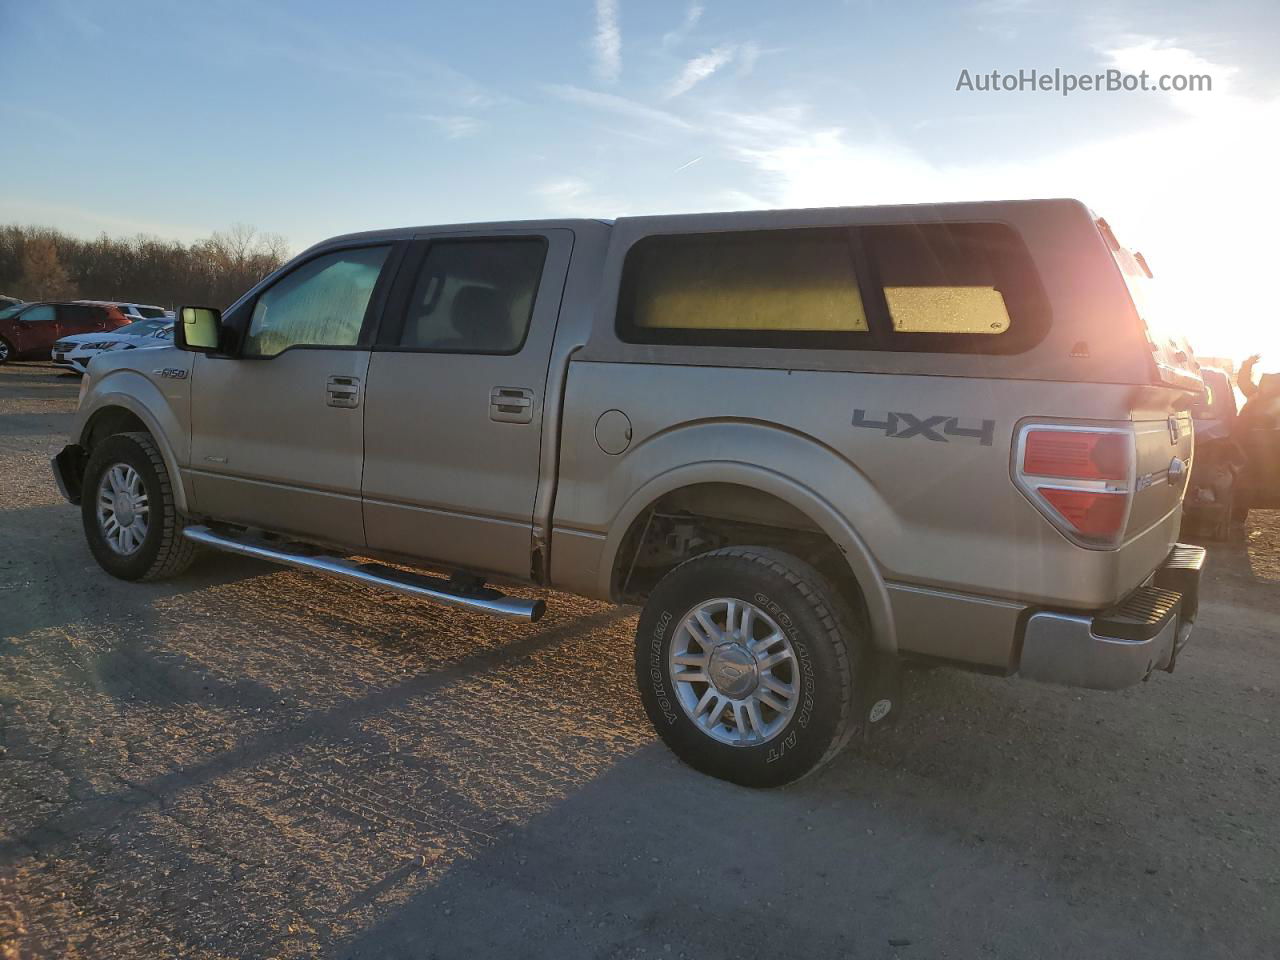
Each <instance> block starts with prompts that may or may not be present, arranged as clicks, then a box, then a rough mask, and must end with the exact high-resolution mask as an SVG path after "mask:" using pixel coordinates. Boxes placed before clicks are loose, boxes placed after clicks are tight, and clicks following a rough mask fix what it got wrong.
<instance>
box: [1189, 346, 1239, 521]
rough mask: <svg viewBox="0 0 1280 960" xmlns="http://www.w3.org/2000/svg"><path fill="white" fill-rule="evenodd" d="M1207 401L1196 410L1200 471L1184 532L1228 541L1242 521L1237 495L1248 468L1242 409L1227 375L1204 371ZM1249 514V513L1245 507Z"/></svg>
mask: <svg viewBox="0 0 1280 960" xmlns="http://www.w3.org/2000/svg"><path fill="white" fill-rule="evenodd" d="M1200 376H1201V377H1202V378H1203V379H1204V386H1205V390H1204V395H1203V396H1202V397H1201V399H1200V400H1199V401H1198V402H1197V403H1195V404H1194V405H1192V407H1191V417H1192V424H1193V428H1194V430H1195V440H1196V444H1195V449H1196V456H1195V467H1194V469H1193V470H1192V471H1191V479H1190V481H1189V482H1188V485H1187V498H1186V503H1185V505H1184V507H1183V516H1182V529H1183V532H1184V534H1185V535H1188V536H1204V537H1210V538H1212V539H1215V540H1226V539H1227V538H1228V535H1229V532H1230V527H1231V522H1232V520H1233V519H1243V518H1242V517H1238V516H1237V504H1236V495H1237V493H1238V490H1239V487H1240V480H1241V474H1242V473H1243V471H1244V468H1245V456H1244V451H1243V449H1242V448H1241V446H1240V443H1239V437H1238V436H1237V433H1238V429H1237V422H1238V420H1239V407H1238V405H1237V402H1236V394H1235V388H1234V387H1233V386H1232V384H1231V378H1230V377H1229V376H1228V375H1227V372H1226V371H1225V370H1219V369H1217V368H1215V367H1201V368H1200ZM1244 510H1245V511H1246V512H1247V511H1248V507H1247V506H1246V507H1244Z"/></svg>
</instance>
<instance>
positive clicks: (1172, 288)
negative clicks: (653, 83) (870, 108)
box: [716, 38, 1280, 356]
mask: <svg viewBox="0 0 1280 960" xmlns="http://www.w3.org/2000/svg"><path fill="white" fill-rule="evenodd" d="M1149 40H1150V38H1138V39H1133V38H1129V39H1126V40H1124V41H1123V42H1121V43H1119V44H1117V45H1115V46H1114V47H1112V48H1111V49H1112V51H1113V52H1114V57H1112V60H1113V62H1114V63H1116V64H1117V65H1118V66H1119V67H1120V68H1121V69H1130V68H1137V69H1141V68H1142V67H1143V66H1145V67H1146V69H1148V70H1149V71H1151V72H1153V73H1155V72H1157V71H1158V72H1166V71H1168V72H1183V71H1187V70H1191V71H1192V72H1197V73H1198V72H1207V73H1211V74H1213V76H1214V77H1215V85H1214V93H1212V94H1202V95H1200V96H1202V97H1203V98H1204V99H1205V100H1206V101H1208V100H1211V101H1212V102H1213V104H1214V109H1212V110H1210V109H1207V108H1205V107H1203V106H1194V107H1187V106H1186V103H1187V102H1188V101H1187V100H1186V99H1185V98H1189V97H1191V96H1192V95H1191V94H1182V95H1167V94H1154V95H1153V94H1141V93H1135V94H1130V95H1129V96H1133V97H1142V96H1149V97H1160V98H1162V99H1163V98H1164V97H1166V96H1168V97H1170V98H1171V99H1172V98H1176V97H1182V98H1184V99H1183V100H1181V101H1179V100H1176V99H1174V103H1175V104H1176V105H1177V107H1178V109H1177V112H1174V113H1172V114H1169V115H1165V116H1163V117H1161V116H1153V117H1152V121H1151V123H1150V124H1148V125H1147V126H1144V127H1143V128H1140V129H1131V130H1128V131H1126V132H1124V133H1119V134H1115V135H1113V136H1109V137H1104V138H1100V139H1095V140H1088V141H1083V142H1079V143H1075V144H1073V145H1071V146H1068V147H1065V148H1064V149H1061V150H1058V151H1056V152H1051V153H1043V154H1040V155H1038V156H1035V157H1031V158H1027V159H1020V160H1016V161H1015V160H1005V161H1003V162H989V161H984V162H970V163H955V162H948V161H937V160H933V159H930V158H928V157H926V156H925V155H924V154H922V153H920V152H919V151H917V150H913V149H911V148H910V147H909V146H907V145H905V144H903V143H901V142H898V141H895V140H893V139H890V138H885V137H877V138H866V137H864V136H862V135H861V134H859V133H858V132H855V131H853V130H851V129H849V128H847V127H842V126H836V125H829V124H827V125H823V124H816V123H814V122H812V121H811V120H810V119H809V118H808V116H807V113H806V111H804V110H801V109H792V110H787V111H773V112H769V113H762V114H717V115H716V118H717V123H716V133H717V136H718V138H719V139H720V141H721V142H722V143H723V144H724V146H725V149H726V150H727V151H728V153H729V155H730V156H732V157H736V158H737V159H738V160H739V161H741V162H743V163H744V164H746V165H747V166H748V168H749V169H750V170H751V171H752V172H753V176H752V178H751V180H752V181H753V182H752V183H751V185H750V186H749V187H748V188H747V190H749V191H750V192H749V193H748V192H747V190H744V191H742V192H741V195H740V197H738V198H737V199H740V200H741V205H743V206H747V205H751V206H756V207H815V206H832V205H838V204H875V203H919V202H931V201H946V200H985V199H1019V198H1032V197H1055V196H1057V197H1063V196H1065V197H1077V198H1079V199H1081V200H1083V201H1084V202H1086V203H1088V204H1089V205H1090V206H1092V207H1093V208H1094V209H1095V210H1097V211H1098V213H1099V214H1101V215H1103V216H1105V217H1106V218H1107V219H1108V220H1109V221H1110V222H1111V223H1112V224H1113V225H1114V226H1115V227H1116V230H1117V233H1118V234H1119V235H1120V239H1121V242H1123V243H1125V244H1126V245H1128V246H1130V247H1131V248H1135V249H1141V250H1142V251H1143V252H1144V253H1145V254H1146V255H1147V257H1148V259H1149V260H1150V262H1151V265H1152V268H1153V269H1154V270H1155V273H1156V278H1157V282H1156V285H1155V287H1156V290H1155V292H1154V293H1153V297H1154V298H1156V299H1157V300H1158V302H1159V306H1158V307H1157V308H1156V309H1157V312H1159V313H1160V314H1161V315H1162V316H1164V317H1167V318H1168V319H1171V320H1172V322H1173V325H1174V326H1178V327H1182V328H1184V329H1186V331H1187V333H1188V336H1189V337H1190V338H1191V341H1192V345H1193V346H1195V347H1196V349H1198V350H1200V351H1201V352H1203V353H1207V354H1224V355H1234V356H1243V355H1244V354H1246V353H1251V352H1253V351H1255V350H1264V351H1271V352H1277V351H1280V333H1277V332H1276V331H1275V329H1274V327H1273V325H1269V324H1264V323H1261V322H1260V321H1259V313H1258V309H1257V304H1258V303H1265V302H1267V298H1268V293H1267V283H1268V278H1269V277H1270V276H1271V274H1272V273H1273V272H1274V271H1273V270H1272V268H1271V260H1272V259H1273V255H1272V252H1271V251H1272V249H1273V247H1274V245H1273V244H1272V243H1271V227H1270V224H1273V223H1275V222H1276V221H1277V220H1280V193H1278V192H1276V191H1260V190H1259V188H1258V185H1259V184H1265V183H1268V182H1270V180H1271V179H1272V177H1273V173H1272V169H1271V168H1272V166H1273V165H1274V161H1273V158H1274V157H1275V156H1276V155H1277V153H1278V152H1280V97H1276V96H1273V97H1270V98H1265V97H1262V98H1259V97H1250V96H1245V95H1242V94H1238V93H1235V92H1227V93H1222V94H1220V93H1219V92H1218V84H1217V82H1216V81H1217V78H1218V77H1226V76H1230V75H1231V74H1232V72H1233V68H1232V67H1231V66H1229V65H1225V64H1215V63H1211V62H1209V61H1205V60H1203V59H1202V58H1200V57H1199V56H1198V55H1196V54H1195V53H1194V52H1193V51H1190V50H1188V49H1187V48H1183V47H1172V46H1169V45H1168V44H1164V45H1162V44H1161V43H1160V42H1158V41H1157V42H1149ZM1096 96H1102V97H1105V96H1112V97H1115V96H1123V95H1122V94H1099V95H1096ZM1191 102H1192V103H1195V101H1191ZM1117 157H1120V158H1123V159H1124V163H1123V164H1119V165H1118V164H1117V160H1116V158H1117ZM1170 197H1183V198H1186V199H1185V200H1184V202H1178V203H1171V202H1170V200H1169V198H1170ZM726 199H729V198H726ZM735 205H736V204H735ZM1205 276H1211V277H1231V278H1232V282H1231V283H1222V284H1210V285H1204V284H1203V283H1202V282H1199V281H1200V279H1201V278H1203V277H1205ZM1223 317H1225V318H1230V319H1229V320H1228V322H1221V323H1220V322H1215V318H1223Z"/></svg>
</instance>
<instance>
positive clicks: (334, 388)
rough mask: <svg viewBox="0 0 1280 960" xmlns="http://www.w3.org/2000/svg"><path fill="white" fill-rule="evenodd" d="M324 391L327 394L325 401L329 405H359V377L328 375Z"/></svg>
mask: <svg viewBox="0 0 1280 960" xmlns="http://www.w3.org/2000/svg"><path fill="white" fill-rule="evenodd" d="M325 391H326V393H327V396H328V399H327V400H326V403H328V404H329V406H331V407H358V406H360V378H359V377H330V378H329V383H328V385H327V386H326V387H325Z"/></svg>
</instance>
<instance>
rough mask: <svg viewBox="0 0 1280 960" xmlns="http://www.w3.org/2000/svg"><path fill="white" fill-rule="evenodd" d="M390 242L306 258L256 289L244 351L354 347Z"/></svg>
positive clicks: (268, 352)
mask: <svg viewBox="0 0 1280 960" xmlns="http://www.w3.org/2000/svg"><path fill="white" fill-rule="evenodd" d="M390 250H391V247H390V246H380V247H360V248H358V249H354V250H340V251H337V252H335V253H328V254H324V255H323V256H319V257H316V258H314V259H312V260H308V261H307V262H306V263H304V264H302V265H301V266H299V267H297V268H295V269H294V270H293V271H291V272H290V273H288V274H286V275H285V276H284V277H282V278H281V279H279V280H277V281H276V282H275V283H274V284H272V285H271V286H270V287H268V288H267V289H266V290H264V291H263V292H262V293H261V294H259V295H258V298H257V300H256V302H255V303H254V306H253V314H252V316H251V317H250V319H249V329H248V330H247V331H246V333H245V338H244V344H243V347H242V351H241V352H242V353H243V355H245V356H250V357H273V356H275V355H276V354H278V353H281V352H283V351H284V350H287V349H289V348H290V347H354V346H356V345H357V344H358V343H359V342H360V330H361V328H362V327H363V326H364V320H365V313H366V312H367V311H368V309H369V301H370V299H371V298H372V296H373V288H374V286H375V285H376V284H377V282H378V276H379V274H380V273H381V272H382V267H383V264H384V263H386V260H387V254H388V253H389V252H390Z"/></svg>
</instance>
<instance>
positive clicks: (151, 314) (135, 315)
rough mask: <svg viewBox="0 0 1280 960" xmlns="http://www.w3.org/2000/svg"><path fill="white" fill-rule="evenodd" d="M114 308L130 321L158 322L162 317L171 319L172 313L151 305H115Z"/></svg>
mask: <svg viewBox="0 0 1280 960" xmlns="http://www.w3.org/2000/svg"><path fill="white" fill-rule="evenodd" d="M116 306H117V307H119V308H120V312H121V313H123V314H124V315H125V316H126V317H128V318H129V319H130V320H159V319H161V318H162V317H168V318H169V319H170V320H172V319H173V314H172V313H170V312H169V311H168V310H166V309H165V308H164V307H157V306H156V305H155V304H152V303H117V304H116Z"/></svg>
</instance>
